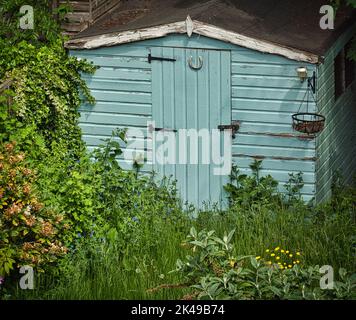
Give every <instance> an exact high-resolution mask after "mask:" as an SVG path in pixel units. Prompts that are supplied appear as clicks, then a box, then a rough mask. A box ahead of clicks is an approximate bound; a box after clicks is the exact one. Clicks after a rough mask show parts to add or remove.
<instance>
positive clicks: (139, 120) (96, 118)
mask: <svg viewBox="0 0 356 320" xmlns="http://www.w3.org/2000/svg"><path fill="white" fill-rule="evenodd" d="M150 119H151V117H147V116H137V115H124V114H116V113H98V112H82V113H81V116H80V122H81V123H82V124H84V123H86V124H92V126H94V127H96V126H97V125H100V124H108V125H114V126H118V127H122V128H125V126H142V127H144V126H147V121H150Z"/></svg>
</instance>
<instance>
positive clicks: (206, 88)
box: [151, 47, 232, 209]
mask: <svg viewBox="0 0 356 320" xmlns="http://www.w3.org/2000/svg"><path fill="white" fill-rule="evenodd" d="M151 55H152V56H153V57H158V58H163V59H167V58H168V59H175V60H176V61H167V60H153V61H152V103H153V110H152V112H153V121H154V123H155V126H156V128H164V129H165V130H166V131H165V132H166V134H167V135H168V136H169V135H172V138H174V137H175V138H176V142H175V143H172V144H171V145H170V149H171V150H172V149H175V150H176V162H175V163H166V164H162V162H160V163H155V164H154V170H155V171H156V172H158V173H159V174H160V175H161V176H172V177H173V179H176V180H177V187H178V190H179V192H180V194H181V197H182V199H183V200H184V201H185V202H187V203H189V204H193V205H195V206H196V207H197V208H200V209H204V208H205V207H206V205H208V206H212V205H213V204H216V203H218V204H219V206H221V205H224V204H226V197H225V195H224V191H223V186H224V185H225V184H226V183H227V182H228V174H225V175H216V174H215V173H214V168H216V165H215V164H213V163H212V162H213V161H212V159H211V157H212V152H211V148H212V144H213V143H214V142H213V141H210V156H209V157H210V160H211V161H209V162H210V163H206V158H205V160H203V159H204V154H203V152H206V149H204V146H203V143H204V142H202V141H201V140H200V139H199V140H198V141H199V142H198V151H197V153H198V162H197V163H195V162H194V161H191V160H192V159H190V156H191V152H190V151H191V150H192V149H191V145H190V143H192V142H191V141H190V140H187V143H186V145H183V147H182V145H181V143H182V141H181V140H180V139H179V131H180V130H182V129H196V130H202V129H205V130H209V131H210V132H211V130H213V129H215V130H216V131H217V129H218V126H219V125H222V124H223V125H224V124H231V56H230V52H229V51H220V50H203V49H186V48H168V47H153V48H151ZM199 59H200V60H199ZM189 61H191V66H193V67H200V64H202V65H201V68H200V69H194V68H192V67H191V66H190V65H189ZM157 130H158V129H157ZM169 130H171V131H169ZM155 133H156V134H159V132H155ZM161 134H162V132H161ZM225 137H226V135H225V136H224V134H222V133H221V134H220V137H218V138H219V139H220V140H221V141H220V148H221V150H220V151H221V154H223V151H224V150H223V149H224V142H223V141H222V140H223V139H224V138H225ZM167 138H168V137H167ZM168 140H169V139H168ZM195 146H196V144H195ZM205 146H206V145H205ZM231 147H232V146H231V143H230V145H229V147H228V148H231ZM182 148H183V149H184V150H185V152H186V153H187V158H188V161H187V163H186V164H185V163H184V161H180V160H179V156H180V155H181V154H182ZM155 149H156V150H157V144H155ZM153 151H154V153H155V150H153ZM230 152H231V150H230ZM154 156H155V155H154ZM158 157H159V156H158ZM183 158H184V157H183Z"/></svg>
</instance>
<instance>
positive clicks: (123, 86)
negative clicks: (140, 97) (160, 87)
mask: <svg viewBox="0 0 356 320" xmlns="http://www.w3.org/2000/svg"><path fill="white" fill-rule="evenodd" d="M86 83H87V84H88V86H89V88H90V89H91V90H108V91H129V92H143V93H149V94H150V93H151V91H152V90H151V89H152V86H151V82H149V81H135V80H117V81H112V80H108V79H98V78H96V77H91V78H87V81H86Z"/></svg>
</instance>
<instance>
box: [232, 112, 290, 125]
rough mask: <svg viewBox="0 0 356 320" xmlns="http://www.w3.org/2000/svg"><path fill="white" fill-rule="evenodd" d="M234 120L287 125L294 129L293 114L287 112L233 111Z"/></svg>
mask: <svg viewBox="0 0 356 320" xmlns="http://www.w3.org/2000/svg"><path fill="white" fill-rule="evenodd" d="M232 120H236V121H242V122H243V121H249V122H262V123H276V124H285V125H289V126H290V127H292V114H291V113H286V112H268V111H254V110H233V111H232Z"/></svg>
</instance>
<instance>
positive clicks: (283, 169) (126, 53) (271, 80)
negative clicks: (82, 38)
mask: <svg viewBox="0 0 356 320" xmlns="http://www.w3.org/2000/svg"><path fill="white" fill-rule="evenodd" d="M153 46H166V47H190V48H202V49H204V48H205V49H216V50H230V51H231V57H232V58H231V60H232V61H231V65H232V67H231V79H232V80H231V82H232V87H231V93H232V110H231V113H232V120H237V121H240V123H241V128H240V131H239V133H238V134H237V136H236V139H235V140H234V144H233V158H234V162H235V163H236V165H237V166H238V167H239V168H240V169H241V171H242V172H246V173H249V172H250V169H249V164H250V163H251V162H252V161H253V159H254V158H259V159H263V160H264V161H263V171H262V174H263V175H267V174H271V175H272V176H273V177H274V178H275V179H276V180H278V182H279V183H280V190H281V191H284V184H285V183H286V182H287V181H288V179H289V175H288V174H289V173H292V172H294V173H297V172H299V171H302V172H303V173H304V181H305V187H304V188H303V190H302V193H303V196H304V198H305V200H307V201H308V200H310V199H312V198H313V197H314V196H315V157H316V152H315V140H313V139H303V138H302V137H300V134H298V133H296V132H294V131H293V129H292V121H291V115H292V114H293V113H295V112H297V111H298V110H299V108H300V104H301V101H302V99H303V97H304V94H305V90H306V82H305V83H301V82H300V80H299V79H298V77H297V75H296V68H297V67H299V66H301V65H306V64H305V63H299V62H296V61H292V60H288V59H287V58H284V57H280V56H276V55H271V54H264V53H260V52H257V51H253V50H250V49H245V48H242V47H238V46H235V45H230V44H228V43H224V42H220V41H217V40H213V39H209V38H206V37H202V36H200V37H199V36H192V37H191V38H188V37H187V36H184V35H171V36H168V37H165V38H159V39H154V40H147V41H142V42H137V43H133V44H126V45H122V46H115V47H109V48H100V49H95V50H77V51H73V52H72V54H73V55H76V56H77V57H80V58H87V59H88V60H90V61H93V62H94V63H95V64H96V65H99V66H100V67H101V68H100V69H99V70H98V71H97V72H96V74H95V75H93V76H85V79H86V80H87V82H88V85H89V87H90V88H91V90H92V93H93V95H94V96H95V98H96V99H97V104H96V105H95V106H90V105H85V104H84V105H83V106H82V107H81V127H82V130H83V138H84V140H85V142H86V143H87V145H88V148H89V149H92V148H94V147H96V146H97V145H98V144H100V143H101V141H100V139H104V138H107V137H108V136H110V134H111V131H112V130H113V129H115V128H116V127H118V126H120V127H138V128H142V129H145V128H146V123H147V121H149V120H152V94H151V93H152V70H151V65H150V64H149V63H148V62H147V55H148V53H149V50H150V48H151V47H153ZM307 67H308V69H309V70H310V72H312V71H313V70H315V66H314V65H307ZM314 109H315V105H314V104H312V107H311V110H314ZM146 147H148V148H149V143H147V144H146ZM150 159H151V156H150V154H148V160H149V161H148V162H147V164H146V165H145V167H144V170H151V169H152V162H150ZM121 165H123V166H124V167H125V168H130V164H129V163H128V162H124V161H121Z"/></svg>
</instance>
